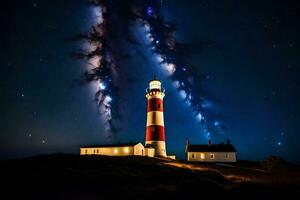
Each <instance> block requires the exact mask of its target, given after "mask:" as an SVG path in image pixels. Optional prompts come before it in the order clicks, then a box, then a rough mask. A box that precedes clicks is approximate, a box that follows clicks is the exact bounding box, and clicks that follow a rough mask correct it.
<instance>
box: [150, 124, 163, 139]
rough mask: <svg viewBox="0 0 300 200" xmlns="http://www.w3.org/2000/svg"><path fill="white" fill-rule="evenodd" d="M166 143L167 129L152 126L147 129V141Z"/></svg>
mask: <svg viewBox="0 0 300 200" xmlns="http://www.w3.org/2000/svg"><path fill="white" fill-rule="evenodd" d="M151 140H159V141H165V128H164V127H163V126H158V125H152V126H147V128H146V141H151Z"/></svg>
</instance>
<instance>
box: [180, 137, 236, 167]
mask: <svg viewBox="0 0 300 200" xmlns="http://www.w3.org/2000/svg"><path fill="white" fill-rule="evenodd" d="M186 155H187V161H191V162H236V149H235V147H234V146H233V145H232V144H230V142H229V140H228V142H227V144H224V143H222V144H211V142H210V141H209V142H208V144H207V145H192V144H187V145H186Z"/></svg>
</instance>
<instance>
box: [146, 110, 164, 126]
mask: <svg viewBox="0 0 300 200" xmlns="http://www.w3.org/2000/svg"><path fill="white" fill-rule="evenodd" d="M151 125H159V126H164V113H163V112H161V111H151V112H148V113H147V126H151Z"/></svg>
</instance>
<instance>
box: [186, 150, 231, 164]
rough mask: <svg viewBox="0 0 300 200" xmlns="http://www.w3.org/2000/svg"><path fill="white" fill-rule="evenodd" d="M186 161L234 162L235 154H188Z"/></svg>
mask: <svg viewBox="0 0 300 200" xmlns="http://www.w3.org/2000/svg"><path fill="white" fill-rule="evenodd" d="M211 155H213V158H211ZM187 160H188V161H194V162H236V152H188V155H187Z"/></svg>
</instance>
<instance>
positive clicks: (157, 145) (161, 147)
mask: <svg viewBox="0 0 300 200" xmlns="http://www.w3.org/2000/svg"><path fill="white" fill-rule="evenodd" d="M147 144H148V145H150V146H151V147H152V148H154V149H155V156H164V157H166V156H167V151H166V142H164V141H156V140H151V141H146V145H147Z"/></svg>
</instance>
